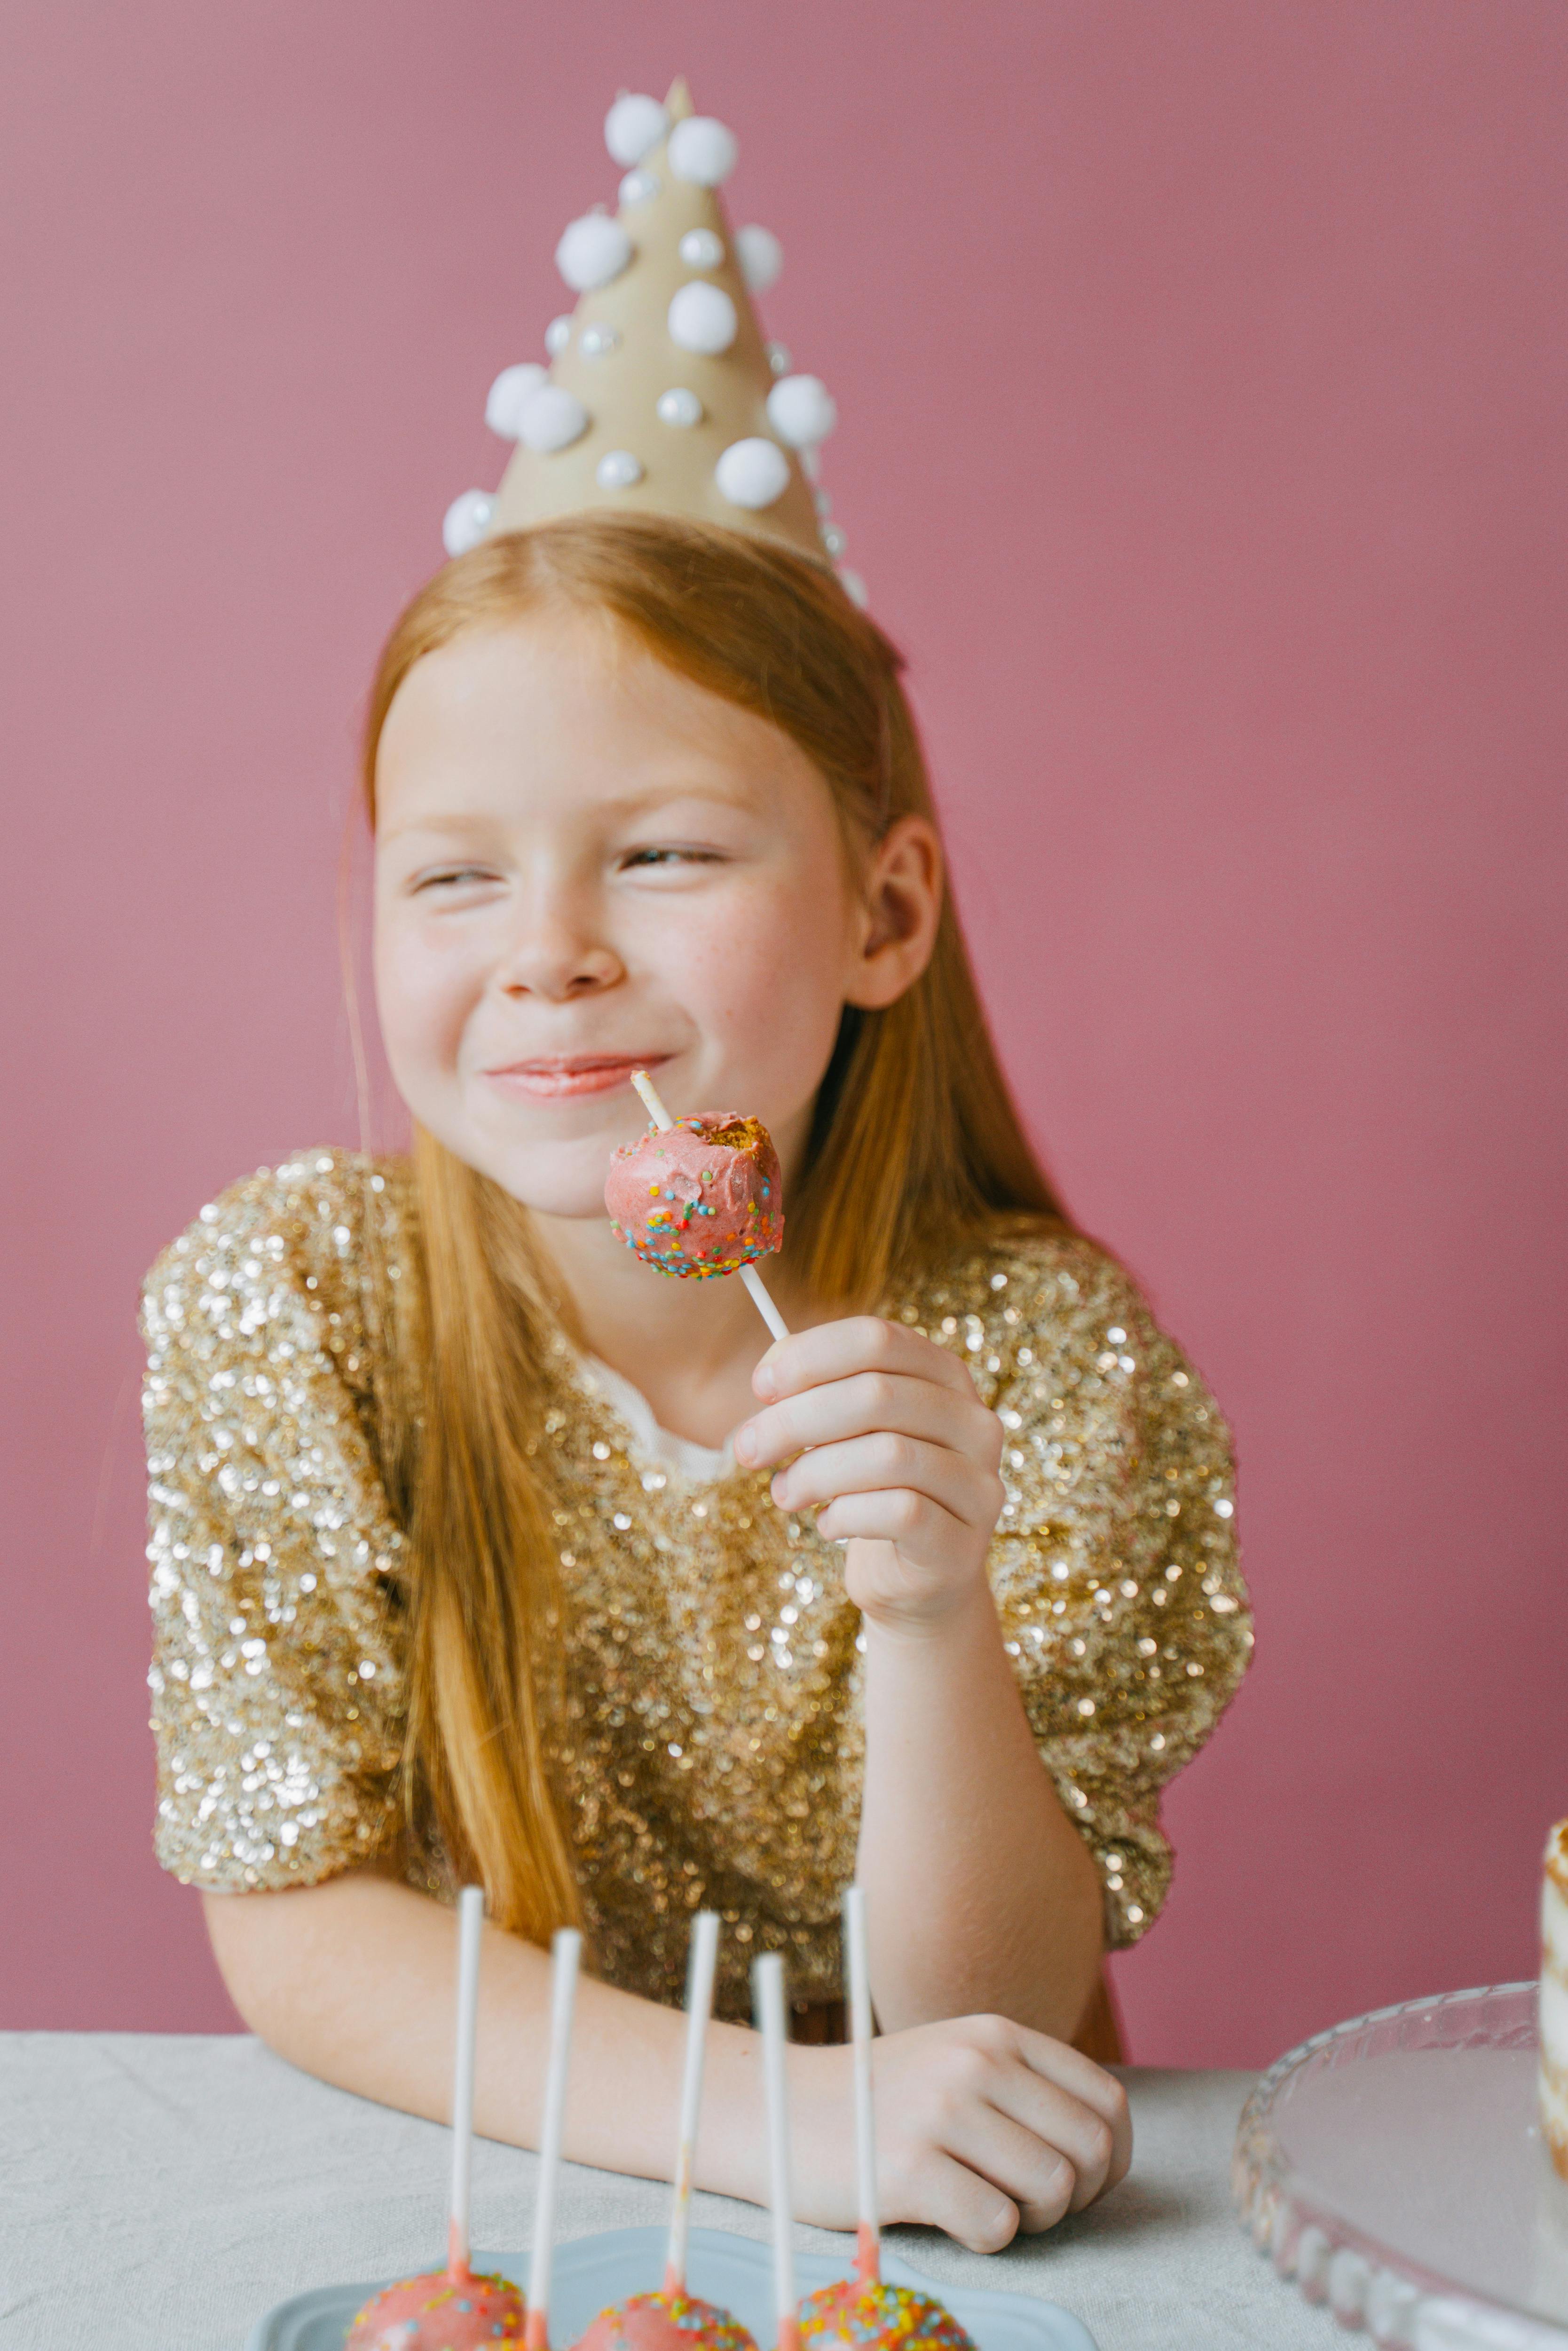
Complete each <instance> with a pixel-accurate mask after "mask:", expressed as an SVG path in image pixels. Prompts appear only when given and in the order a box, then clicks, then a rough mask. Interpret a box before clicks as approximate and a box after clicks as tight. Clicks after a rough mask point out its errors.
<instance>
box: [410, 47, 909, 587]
mask: <svg viewBox="0 0 1568 2351" xmlns="http://www.w3.org/2000/svg"><path fill="white" fill-rule="evenodd" d="M604 128H605V141H606V144H607V145H608V147H609V149H610V152H611V154H612V157H613V158H614V160H615V161H616V162H618V163H621V164H622V165H625V166H629V167H630V168H628V169H627V170H626V173H625V177H624V178H623V179H622V182H621V191H620V209H619V211H618V212H616V213H615V214H611V213H610V212H608V211H604V210H601V211H595V212H591V213H588V214H584V215H583V216H582V218H581V219H580V220H575V221H573V222H571V223H570V225H569V226H568V228H567V230H566V232H565V234H564V235H562V237H561V240H560V243H559V246H557V248H556V262H557V266H558V267H559V270H560V273H561V276H562V277H564V278H565V280H566V282H567V284H568V285H569V286H570V287H571V288H572V289H573V291H574V292H576V293H577V294H578V296H579V301H578V305H577V308H576V310H575V311H574V312H572V313H571V315H570V317H562V318H559V319H555V320H554V321H553V322H552V324H551V325H550V327H549V330H548V331H547V334H546V337H545V342H546V347H547V350H549V365H548V367H547V366H541V365H538V364H534V363H531V362H528V361H524V362H522V363H520V364H518V365H517V366H513V367H508V368H505V369H503V371H502V372H501V373H500V374H499V375H498V376H497V379H496V381H495V382H494V384H493V385H492V386H491V388H490V396H489V400H488V402H486V411H485V413H486V421H487V422H488V423H489V424H490V425H491V427H492V429H493V430H494V431H496V432H497V433H498V434H501V435H502V436H503V438H505V439H507V440H510V441H515V442H516V444H517V448H516V451H515V454H514V455H513V456H512V459H511V462H510V463H509V464H508V465H507V470H506V474H505V476H504V478H503V480H502V482H501V486H500V488H499V489H498V490H497V491H496V492H495V493H494V494H493V495H492V494H491V493H489V492H487V491H484V490H467V491H465V492H464V494H463V496H461V497H459V498H457V499H455V501H454V503H453V505H452V506H451V507H449V508H448V510H447V515H446V522H445V529H444V538H445V542H446V550H447V553H448V554H449V555H459V554H462V553H464V552H465V550H466V549H468V548H470V547H474V546H476V545H477V544H478V543H479V541H480V540H481V539H483V538H491V537H493V536H494V535H495V534H496V533H497V532H500V531H507V530H521V529H525V528H528V526H529V525H530V524H533V523H538V522H546V521H549V520H550V519H551V518H552V517H555V516H557V515H563V514H578V513H581V512H583V511H585V510H587V509H590V508H601V509H605V510H608V511H612V512H622V513H627V514H637V513H642V514H667V515H681V516H685V517H690V518H692V519H694V520H696V521H700V522H708V523H717V524H721V525H724V526H726V527H727V528H730V529H732V530H744V531H749V532H752V533H754V534H756V535H757V536H758V537H760V538H768V539H773V540H778V541H780V542H782V544H783V545H785V546H787V547H792V548H795V549H797V550H798V551H799V552H800V553H801V554H804V555H810V556H811V557H813V558H814V559H816V560H817V561H818V562H821V563H824V564H830V565H831V564H832V563H834V562H835V560H836V559H837V557H838V556H839V555H840V554H841V552H842V549H843V535H842V533H841V531H840V530H839V529H838V528H837V527H836V526H835V525H833V524H831V523H829V522H827V521H826V520H825V519H824V517H825V516H826V512H827V507H828V501H827V498H826V497H825V496H823V494H822V493H821V491H820V490H818V489H817V488H816V487H815V475H816V453H817V449H818V445H819V444H820V443H821V441H822V440H824V439H825V438H826V436H827V434H829V433H831V431H832V428H833V424H834V423H835V421H836V420H835V413H834V408H833V403H832V402H831V399H830V398H829V396H828V394H827V392H826V391H825V389H824V388H823V386H822V385H821V383H820V382H819V381H817V379H816V377H815V376H809V375H794V374H791V373H790V372H789V357H788V354H787V353H785V352H783V351H781V350H779V346H778V345H777V344H770V343H768V341H766V340H765V339H764V337H763V334H762V330H761V329H760V327H759V325H758V319H757V314H756V311H755V309H754V308H753V307H752V295H753V293H754V292H761V291H764V290H765V289H766V287H768V286H769V285H771V284H772V282H773V280H774V278H775V277H777V276H778V274H779V266H780V265H781V262H782V255H781V254H780V251H779V244H778V240H777V239H776V238H775V237H773V236H772V235H769V233H768V231H767V230H766V229H761V228H755V227H752V228H743V229H741V230H740V231H739V232H738V234H737V233H736V232H735V231H733V230H732V229H731V227H730V225H729V221H728V218H727V214H726V212H725V208H724V204H723V202H722V200H721V198H720V195H719V193H718V192H719V189H720V187H721V185H722V184H723V183H724V181H725V180H726V179H727V177H728V176H729V173H730V172H731V170H732V169H733V167H734V164H735V161H736V154H737V148H736V141H735V138H734V136H733V134H732V133H731V132H730V131H727V129H726V128H725V126H724V124H723V123H721V122H716V121H715V120H712V119H711V117H707V116H703V115H697V114H695V113H694V112H693V110H692V103H691V99H690V97H689V96H688V94H687V91H686V86H685V82H684V81H677V82H676V84H675V85H674V89H672V90H671V92H670V95H669V98H668V99H667V100H666V101H665V103H664V105H663V106H661V105H660V104H659V102H658V100H657V99H653V98H644V97H637V96H630V95H626V94H624V93H623V94H622V96H621V97H620V98H619V99H617V100H616V101H615V104H614V105H613V106H612V108H611V110H610V113H609V116H608V118H607V119H606V122H605V127H604ZM839 576H840V578H841V580H843V583H844V586H845V587H846V589H848V590H849V592H850V593H851V594H852V595H854V596H856V597H857V598H859V597H861V596H862V595H863V590H862V587H861V582H860V580H858V579H857V578H856V577H855V575H854V574H853V573H852V572H843V571H841V572H840V574H839Z"/></svg>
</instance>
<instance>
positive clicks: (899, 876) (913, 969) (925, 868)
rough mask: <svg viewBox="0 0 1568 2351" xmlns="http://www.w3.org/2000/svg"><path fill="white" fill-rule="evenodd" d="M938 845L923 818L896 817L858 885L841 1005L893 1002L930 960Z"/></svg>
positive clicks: (937, 900) (937, 912)
mask: <svg viewBox="0 0 1568 2351" xmlns="http://www.w3.org/2000/svg"><path fill="white" fill-rule="evenodd" d="M942 887H943V867H942V844H941V842H940V841H939V840H938V839H937V837H936V826H935V825H934V824H932V823H930V822H929V821H928V820H927V819H926V818H925V817H923V816H901V817H900V818H899V819H898V821H897V822H896V823H895V824H894V825H891V826H890V827H889V828H888V830H887V831H886V832H885V833H884V834H883V837H882V839H881V840H880V841H878V842H877V844H876V847H875V848H874V849H873V852H872V853H871V859H870V862H869V864H868V865H867V868H866V872H865V874H864V876H863V879H862V888H861V899H860V923H859V930H858V936H857V938H856V939H855V940H853V941H852V946H851V956H850V972H849V977H848V980H847V982H846V985H845V987H844V1001H845V1002H846V1003H847V1004H853V1005H858V1006H859V1007H861V1008H862V1010H865V1011H868V1012H875V1011H880V1010H882V1009H883V1007H884V1006H886V1005H889V1004H894V1003H896V1002H897V1000H898V998H900V997H901V996H902V995H903V994H904V990H905V989H906V988H908V987H913V986H914V985H915V981H916V980H917V979H918V978H919V977H920V975H921V973H922V972H923V971H924V970H925V967H926V965H927V964H928V963H929V962H930V960H931V951H932V949H933V948H934V947H935V946H936V925H937V922H938V920H939V919H940V917H941V913H942Z"/></svg>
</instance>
